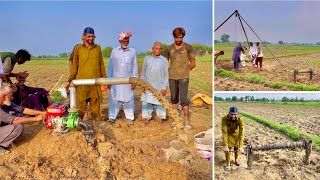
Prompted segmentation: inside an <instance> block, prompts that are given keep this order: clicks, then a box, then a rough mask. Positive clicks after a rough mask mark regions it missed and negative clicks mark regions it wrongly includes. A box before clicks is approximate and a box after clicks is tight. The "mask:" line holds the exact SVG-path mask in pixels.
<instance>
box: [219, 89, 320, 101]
mask: <svg viewBox="0 0 320 180" xmlns="http://www.w3.org/2000/svg"><path fill="white" fill-rule="evenodd" d="M215 96H218V97H223V98H226V97H230V98H231V97H232V96H237V97H239V98H240V97H245V96H254V97H255V98H264V97H265V98H269V99H272V98H275V99H279V100H280V99H282V98H283V97H284V96H286V97H288V98H296V97H298V98H299V99H300V98H301V97H303V98H304V99H305V100H311V99H314V100H319V99H320V93H319V92H300V93H299V92H286V93H283V92H280V91H279V92H272V93H271V92H270V93H261V92H258V93H257V92H250V93H230V92H226V93H221V92H219V93H215Z"/></svg>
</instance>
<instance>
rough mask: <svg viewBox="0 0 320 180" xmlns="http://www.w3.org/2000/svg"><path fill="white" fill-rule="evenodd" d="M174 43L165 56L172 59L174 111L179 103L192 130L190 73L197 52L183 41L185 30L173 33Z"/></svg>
mask: <svg viewBox="0 0 320 180" xmlns="http://www.w3.org/2000/svg"><path fill="white" fill-rule="evenodd" d="M172 35H173V38H174V43H173V44H171V45H170V46H168V47H167V49H165V52H164V56H165V57H166V58H167V59H168V60H169V59H170V68H169V86H170V93H171V103H172V107H173V109H176V110H178V103H179V99H180V104H181V106H182V107H183V112H184V127H185V128H186V129H189V130H190V129H191V125H190V119H189V104H190V102H189V100H188V87H189V73H190V70H192V69H193V68H194V67H196V60H195V51H194V50H193V48H192V46H191V45H189V44H187V43H186V42H184V41H183V38H184V36H185V35H186V32H185V30H184V29H183V28H181V27H178V28H175V29H174V30H173V32H172Z"/></svg>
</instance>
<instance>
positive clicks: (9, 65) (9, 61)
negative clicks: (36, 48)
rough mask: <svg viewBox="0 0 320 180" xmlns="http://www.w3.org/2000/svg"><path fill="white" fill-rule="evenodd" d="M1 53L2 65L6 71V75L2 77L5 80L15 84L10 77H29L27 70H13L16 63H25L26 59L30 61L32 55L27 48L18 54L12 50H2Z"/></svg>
mask: <svg viewBox="0 0 320 180" xmlns="http://www.w3.org/2000/svg"><path fill="white" fill-rule="evenodd" d="M0 55H1V59H2V67H3V72H4V76H3V77H2V81H3V82H7V83H9V84H10V85H11V86H13V83H12V81H11V79H10V77H18V76H23V77H27V76H28V75H29V73H27V71H24V72H19V73H12V70H13V68H14V65H15V64H16V63H18V64H19V65H20V64H24V63H25V62H26V61H30V58H31V55H30V53H29V52H28V51H27V50H25V49H20V50H19V51H18V52H17V53H16V54H14V53H12V52H0Z"/></svg>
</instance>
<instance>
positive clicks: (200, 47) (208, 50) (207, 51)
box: [32, 43, 213, 58]
mask: <svg viewBox="0 0 320 180" xmlns="http://www.w3.org/2000/svg"><path fill="white" fill-rule="evenodd" d="M191 45H192V47H193V49H194V50H195V52H196V55H197V56H206V55H212V49H213V48H212V46H207V45H204V44H198V43H195V44H191ZM168 46H169V45H168V44H162V49H163V51H162V53H161V55H163V53H164V50H165V49H166V48H167V47H168ZM112 49H113V47H111V46H107V47H105V48H102V49H101V51H102V56H103V57H107V58H108V57H110V56H111V52H112ZM70 53H71V52H62V53H59V55H58V56H53V55H41V56H32V57H33V58H68V57H70ZM151 54H152V51H151V50H149V51H147V52H140V53H138V54H137V56H146V55H151Z"/></svg>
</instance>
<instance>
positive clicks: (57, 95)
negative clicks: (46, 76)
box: [50, 91, 64, 103]
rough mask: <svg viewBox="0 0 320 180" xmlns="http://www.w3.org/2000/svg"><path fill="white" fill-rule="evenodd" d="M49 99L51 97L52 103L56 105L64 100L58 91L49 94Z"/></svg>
mask: <svg viewBox="0 0 320 180" xmlns="http://www.w3.org/2000/svg"><path fill="white" fill-rule="evenodd" d="M50 97H51V99H52V102H53V103H58V102H59V103H62V102H63V100H64V97H63V96H62V95H61V93H60V92H59V91H55V92H52V93H51V94H50Z"/></svg>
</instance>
